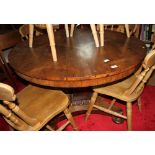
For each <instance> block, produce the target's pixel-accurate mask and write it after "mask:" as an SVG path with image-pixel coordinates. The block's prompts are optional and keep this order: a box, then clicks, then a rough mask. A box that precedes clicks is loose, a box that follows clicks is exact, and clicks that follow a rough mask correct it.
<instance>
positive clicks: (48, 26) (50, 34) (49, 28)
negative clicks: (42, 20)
mask: <svg viewBox="0 0 155 155" xmlns="http://www.w3.org/2000/svg"><path fill="white" fill-rule="evenodd" d="M34 25H35V26H38V27H39V28H43V29H47V34H48V38H49V42H50V47H51V52H52V57H53V61H55V62H56V61H57V53H56V48H55V38H54V32H53V25H52V24H29V47H30V48H32V46H33V32H34ZM65 31H66V37H67V38H68V37H69V30H68V24H65Z"/></svg>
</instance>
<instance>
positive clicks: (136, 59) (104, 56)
mask: <svg viewBox="0 0 155 155" xmlns="http://www.w3.org/2000/svg"><path fill="white" fill-rule="evenodd" d="M104 40H105V43H104V44H105V46H104V47H99V48H96V46H95V42H94V39H93V36H92V33H91V31H90V30H86V29H84V30H79V29H77V30H76V31H75V33H74V36H73V37H72V38H66V36H65V32H64V31H61V30H60V31H57V32H56V33H55V42H56V50H57V58H58V61H57V62H53V60H52V55H51V51H50V46H49V41H48V37H47V36H46V35H44V36H41V37H38V38H35V39H34V46H33V48H29V46H28V41H25V42H22V43H20V44H19V45H18V46H16V47H15V48H14V49H13V50H12V51H11V52H10V54H9V62H10V65H11V66H12V67H13V69H14V70H15V72H16V73H17V74H18V75H19V76H20V77H22V78H23V79H25V80H27V81H30V82H32V83H36V84H39V85H43V86H51V87H60V88H81V87H89V86H97V85H101V84H108V83H110V82H113V81H117V80H120V79H123V78H125V77H127V76H129V75H130V74H132V73H133V72H134V71H135V70H136V69H137V68H138V66H139V65H140V63H141V62H142V60H143V59H144V57H145V55H146V47H145V44H144V43H143V42H142V41H140V40H139V39H137V38H135V37H131V38H127V37H126V34H123V33H119V32H113V31H105V39H104ZM102 101H103V100H102ZM72 105H73V104H72ZM104 106H107V104H106V105H105V104H104ZM71 107H72V108H71V109H72V110H71V111H72V112H73V111H83V110H86V109H87V104H85V105H84V104H83V103H82V105H76V104H74V105H73V106H71ZM113 110H116V111H119V110H120V109H117V108H115V107H114V109H113Z"/></svg>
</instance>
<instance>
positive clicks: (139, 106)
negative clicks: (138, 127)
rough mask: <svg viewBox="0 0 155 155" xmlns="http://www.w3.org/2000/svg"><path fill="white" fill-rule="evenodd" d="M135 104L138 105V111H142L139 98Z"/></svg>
mask: <svg viewBox="0 0 155 155" xmlns="http://www.w3.org/2000/svg"><path fill="white" fill-rule="evenodd" d="M137 103H138V109H139V111H140V112H141V111H142V104H141V97H139V98H138V100H137Z"/></svg>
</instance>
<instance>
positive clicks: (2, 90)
mask: <svg viewBox="0 0 155 155" xmlns="http://www.w3.org/2000/svg"><path fill="white" fill-rule="evenodd" d="M15 99H16V95H15V91H14V89H13V88H12V87H11V86H9V85H7V84H4V83H0V100H6V101H15Z"/></svg>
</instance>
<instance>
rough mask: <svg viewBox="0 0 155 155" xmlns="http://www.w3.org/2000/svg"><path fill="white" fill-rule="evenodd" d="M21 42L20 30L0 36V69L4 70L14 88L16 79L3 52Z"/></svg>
mask: <svg viewBox="0 0 155 155" xmlns="http://www.w3.org/2000/svg"><path fill="white" fill-rule="evenodd" d="M19 42H21V38H20V34H19V33H18V30H15V31H13V30H12V31H9V32H6V33H2V34H0V67H2V70H3V72H4V73H5V76H6V78H7V79H8V80H9V82H10V84H11V85H12V86H13V87H15V82H14V78H13V75H12V71H11V69H10V67H9V65H8V64H7V62H6V60H5V57H4V55H3V51H4V50H5V49H8V48H11V47H13V46H15V45H16V44H17V43H19ZM1 77H2V76H1Z"/></svg>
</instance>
